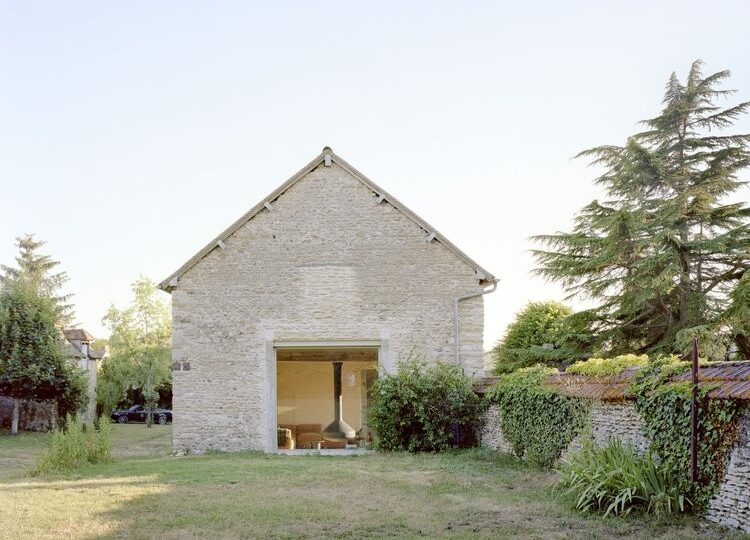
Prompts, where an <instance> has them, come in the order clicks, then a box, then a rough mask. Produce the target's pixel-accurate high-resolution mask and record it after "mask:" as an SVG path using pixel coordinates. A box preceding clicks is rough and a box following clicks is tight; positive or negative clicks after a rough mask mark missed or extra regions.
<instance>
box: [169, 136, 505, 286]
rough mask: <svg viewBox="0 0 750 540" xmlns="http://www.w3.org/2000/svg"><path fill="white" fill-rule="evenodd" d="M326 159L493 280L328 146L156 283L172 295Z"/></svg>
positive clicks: (484, 281) (487, 281)
mask: <svg viewBox="0 0 750 540" xmlns="http://www.w3.org/2000/svg"><path fill="white" fill-rule="evenodd" d="M326 160H330V161H333V162H336V163H337V164H338V165H339V166H340V167H341V168H343V169H344V170H346V171H347V172H348V173H349V174H351V175H352V176H354V178H356V179H357V180H359V181H360V182H362V183H363V184H364V185H365V186H367V187H368V188H370V189H371V190H372V191H373V192H375V193H377V194H378V195H379V196H381V197H383V199H384V200H385V201H387V202H388V203H389V204H391V205H392V206H393V207H395V208H396V209H397V210H399V211H400V212H401V213H402V214H404V215H405V216H406V217H408V218H409V219H411V220H412V221H413V222H415V223H416V224H417V225H419V226H420V227H421V228H422V229H424V230H425V231H426V232H427V233H430V234H434V235H435V236H434V238H435V240H436V241H438V242H440V243H441V244H443V245H444V246H445V247H446V248H448V250H449V251H451V252H453V253H454V254H455V255H457V256H458V258H459V259H462V260H463V261H464V262H465V263H466V264H468V265H469V267H471V268H473V269H474V272H475V274H476V275H477V279H478V280H479V281H480V283H482V284H485V285H487V284H491V283H492V282H493V281H494V280H495V277H494V276H493V275H492V274H491V273H490V272H488V271H487V270H485V269H484V268H482V267H481V266H480V265H479V264H477V263H476V262H475V261H474V260H473V259H472V258H471V257H469V256H468V255H466V253H464V252H463V251H461V250H460V249H459V248H458V247H456V246H455V245H454V244H453V243H452V242H450V241H449V240H448V239H447V238H445V237H444V236H443V235H442V234H440V233H439V232H438V231H437V230H436V229H435V228H434V227H433V226H432V225H430V224H429V223H427V222H426V221H424V220H423V219H422V218H420V217H419V216H417V215H416V214H415V213H414V212H412V211H411V210H409V208H407V207H406V205H404V204H403V203H401V202H400V201H399V200H398V199H396V198H395V197H394V196H393V195H391V194H390V193H388V192H387V191H385V190H384V189H383V188H381V187H380V186H378V185H377V184H375V182H373V181H372V180H370V179H369V178H367V177H366V176H365V175H364V174H362V173H361V172H359V171H358V170H357V169H355V168H354V167H352V166H351V165H350V164H349V163H347V162H346V161H344V160H343V159H342V158H341V157H339V156H337V155H336V154H334V153H333V150H331V149H330V148H329V147H327V146H326V147H325V148H323V151H322V152H321V153H320V154H319V155H318V156H317V157H315V158H314V159H313V160H312V161H311V162H310V163H308V164H307V165H305V166H304V167H303V168H302V169H300V170H299V171H297V173H295V174H294V175H293V176H292V177H291V178H289V179H288V180H287V181H286V182H284V183H283V184H281V185H280V186H279V187H278V188H276V189H275V190H274V191H273V192H272V193H271V194H270V195H268V196H267V197H265V198H264V199H263V200H261V201H260V202H259V203H258V204H256V205H255V206H254V207H252V208H251V209H250V210H249V211H248V212H247V213H245V214H244V215H243V216H242V217H241V218H240V219H238V220H237V221H235V222H234V223H232V225H230V226H229V227H228V228H227V229H225V230H224V231H223V232H222V233H221V234H219V236H217V237H216V238H214V239H213V240H211V241H210V242H209V243H208V244H206V245H205V246H204V247H203V249H201V250H200V251H199V252H198V253H196V254H195V255H193V257H191V258H190V260H188V261H187V262H186V263H185V264H183V265H182V266H181V267H180V268H178V269H177V271H175V272H174V273H173V274H171V275H170V276H169V277H168V278H166V279H165V280H164V281H162V282H161V283H159V285H158V286H159V288H160V289H162V290H164V291H167V292H171V291H172V289H173V288H174V280H176V279H179V278H180V276H182V274H184V273H185V272H187V271H188V270H189V269H190V268H192V267H193V265H195V264H196V263H197V262H198V261H200V260H201V259H203V257H205V256H206V255H208V254H209V253H210V252H211V251H212V250H213V249H214V248H216V247H217V245H218V244H219V242H221V241H223V240H226V238H227V237H229V236H231V235H232V234H234V232H235V231H237V230H238V229H239V228H240V227H242V226H243V225H244V224H245V223H247V222H248V221H250V220H251V219H253V218H254V217H255V216H256V215H257V214H258V213H259V212H261V211H262V210H263V209H264V208H265V207H266V205H267V204H269V203H272V202H273V201H274V200H276V199H277V198H279V197H280V196H281V195H282V194H283V193H284V192H285V191H287V190H288V189H289V188H290V187H292V186H293V185H294V184H296V183H297V182H298V181H299V180H301V179H302V178H303V177H304V176H305V175H306V174H308V173H309V172H311V171H313V170H314V169H315V168H316V167H318V166H319V165H320V164H321V163H324V162H325V161H326Z"/></svg>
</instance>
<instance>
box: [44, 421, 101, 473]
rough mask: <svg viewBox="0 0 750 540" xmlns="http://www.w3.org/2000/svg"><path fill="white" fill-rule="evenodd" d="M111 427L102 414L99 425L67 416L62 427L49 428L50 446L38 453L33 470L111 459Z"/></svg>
mask: <svg viewBox="0 0 750 540" xmlns="http://www.w3.org/2000/svg"><path fill="white" fill-rule="evenodd" d="M110 431H111V427H110V424H109V420H107V419H106V418H105V417H102V418H101V419H100V420H99V426H98V428H97V427H96V426H95V425H94V424H90V423H85V422H84V421H83V420H81V419H80V418H78V417H72V418H71V417H69V418H68V419H67V422H66V424H65V426H64V427H61V428H59V429H56V430H54V431H53V432H52V440H51V444H50V448H49V449H48V450H47V451H46V452H44V453H43V454H41V455H40V456H39V459H38V460H37V465H36V469H35V470H34V472H35V473H36V474H49V473H54V472H64V471H69V470H72V469H77V468H79V467H82V466H83V465H86V464H88V463H101V462H106V461H110V460H111V447H112V445H111V441H110Z"/></svg>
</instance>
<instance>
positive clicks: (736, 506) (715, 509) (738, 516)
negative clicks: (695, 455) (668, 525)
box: [706, 410, 750, 533]
mask: <svg viewBox="0 0 750 540" xmlns="http://www.w3.org/2000/svg"><path fill="white" fill-rule="evenodd" d="M740 422H741V423H740V440H739V443H738V445H737V446H736V447H735V448H734V450H732V455H731V457H730V458H729V467H727V474H726V477H725V478H724V483H722V484H721V487H720V488H719V492H718V493H717V494H716V495H715V496H714V498H713V499H712V500H711V503H710V504H709V507H708V514H707V515H706V517H707V518H708V520H709V521H713V522H714V523H719V524H721V525H727V526H729V527H733V528H736V529H740V530H742V531H744V532H747V533H750V410H747V411H745V414H744V415H743V416H742V420H741V421H740Z"/></svg>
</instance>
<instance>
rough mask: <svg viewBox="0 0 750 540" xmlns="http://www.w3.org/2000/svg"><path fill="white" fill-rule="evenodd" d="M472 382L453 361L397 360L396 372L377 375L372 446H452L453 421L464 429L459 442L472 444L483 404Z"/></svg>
mask: <svg viewBox="0 0 750 540" xmlns="http://www.w3.org/2000/svg"><path fill="white" fill-rule="evenodd" d="M473 383H474V381H473V380H472V379H471V378H470V377H468V376H466V375H464V374H463V373H462V372H461V370H460V368H459V367H458V366H455V365H451V364H443V363H439V364H436V365H434V366H430V367H427V366H425V365H424V364H422V363H420V362H415V361H405V362H401V363H399V366H398V370H397V371H396V373H394V374H386V375H384V376H381V377H380V378H379V379H378V380H377V381H376V382H375V384H374V385H373V388H372V394H371V395H372V403H371V404H370V407H369V408H368V418H369V422H370V426H372V428H373V429H374V430H375V433H376V437H375V442H374V446H375V448H377V449H378V450H385V451H392V450H393V451H399V450H408V451H410V452H440V451H444V450H447V449H449V448H451V447H452V446H453V442H454V433H455V428H456V426H460V427H461V428H463V431H464V433H465V434H466V437H465V438H464V440H463V441H460V443H461V444H460V445H461V446H470V445H472V444H474V443H475V442H476V439H477V437H476V435H477V433H478V432H479V430H480V429H481V422H482V418H483V414H484V411H485V406H484V400H483V399H482V398H480V397H479V396H478V395H477V394H476V393H475V392H474V389H473Z"/></svg>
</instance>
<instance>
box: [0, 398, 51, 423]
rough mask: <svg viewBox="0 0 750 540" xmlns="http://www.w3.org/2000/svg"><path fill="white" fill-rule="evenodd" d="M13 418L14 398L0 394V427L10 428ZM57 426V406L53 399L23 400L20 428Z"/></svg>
mask: <svg viewBox="0 0 750 540" xmlns="http://www.w3.org/2000/svg"><path fill="white" fill-rule="evenodd" d="M12 420H13V400H12V399H10V398H7V397H3V396H0V427H2V428H5V429H10V425H11V421H12ZM55 427H57V406H56V405H55V403H54V402H52V401H28V400H21V410H20V415H19V421H18V429H19V430H22V431H49V430H50V429H54V428H55Z"/></svg>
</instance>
